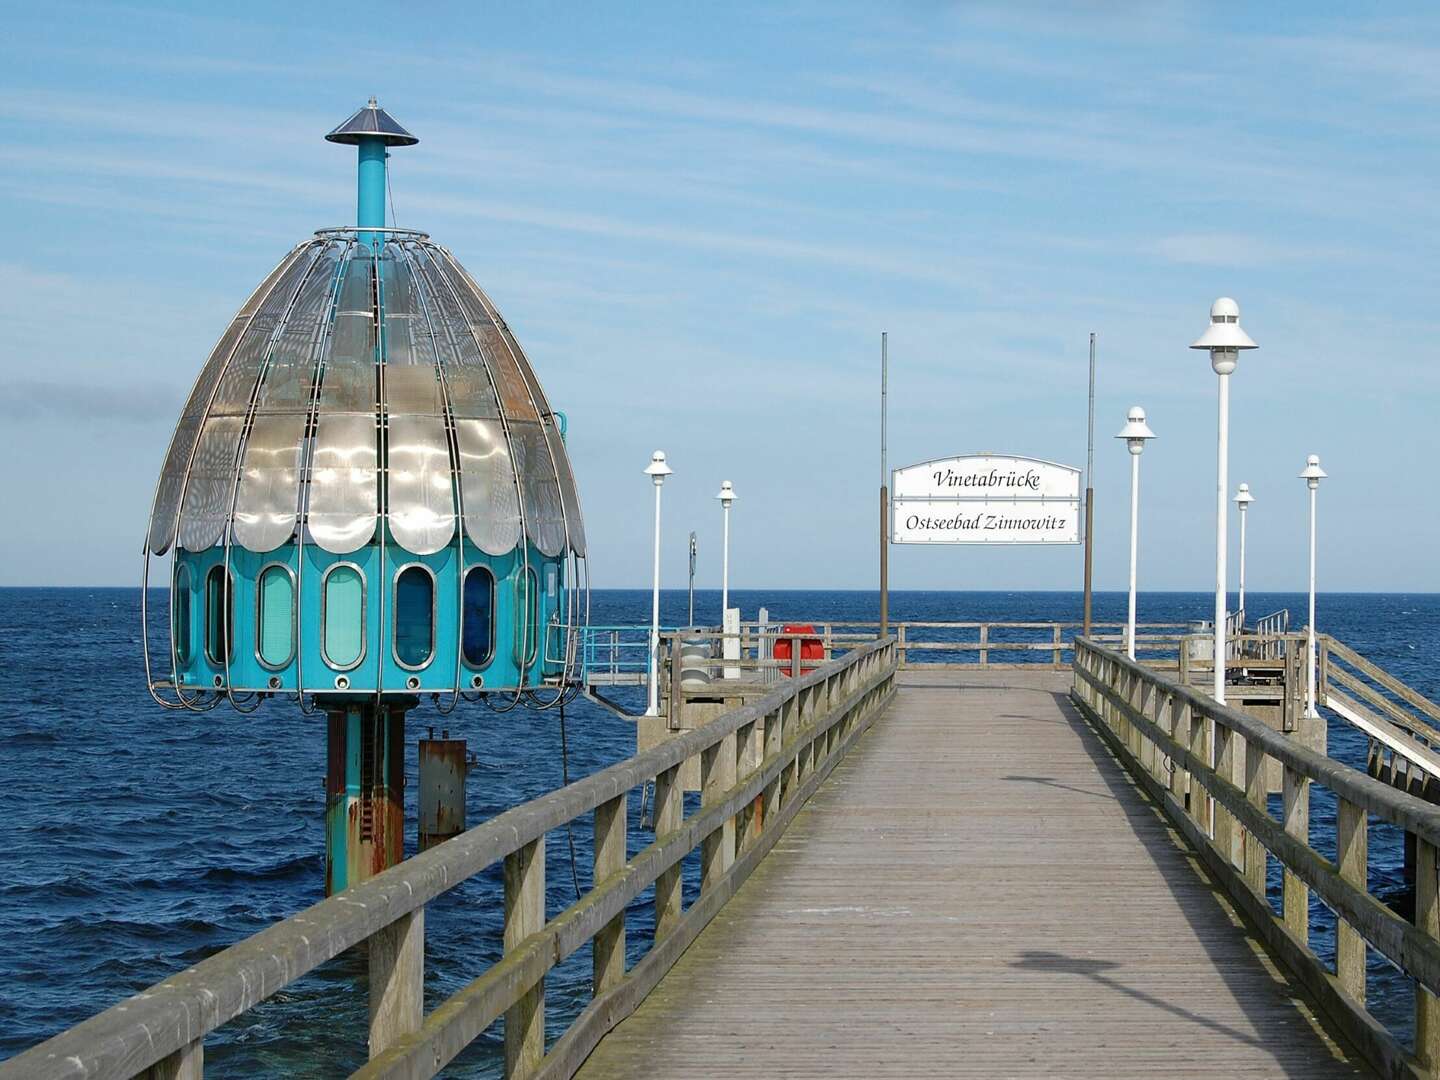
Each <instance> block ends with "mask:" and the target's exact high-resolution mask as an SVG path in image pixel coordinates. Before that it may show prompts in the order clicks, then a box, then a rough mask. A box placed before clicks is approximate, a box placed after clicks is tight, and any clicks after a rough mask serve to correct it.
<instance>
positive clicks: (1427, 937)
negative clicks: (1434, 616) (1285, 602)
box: [1073, 639, 1440, 1077]
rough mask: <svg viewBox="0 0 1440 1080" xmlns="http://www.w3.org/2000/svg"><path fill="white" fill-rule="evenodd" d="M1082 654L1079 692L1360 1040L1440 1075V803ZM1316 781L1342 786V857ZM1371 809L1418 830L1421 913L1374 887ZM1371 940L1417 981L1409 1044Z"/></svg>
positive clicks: (1250, 912)
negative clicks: (1381, 997) (1390, 1025)
mask: <svg viewBox="0 0 1440 1080" xmlns="http://www.w3.org/2000/svg"><path fill="white" fill-rule="evenodd" d="M1332 648H1333V646H1332ZM1074 668H1075V688H1074V691H1073V697H1074V700H1075V701H1076V703H1077V704H1078V705H1079V706H1080V708H1081V709H1082V711H1083V712H1084V713H1085V714H1086V715H1087V716H1088V717H1089V718H1090V720H1091V721H1092V722H1093V723H1094V725H1095V727H1096V729H1097V730H1098V731H1099V732H1100V733H1101V735H1103V736H1104V737H1105V739H1106V741H1107V742H1109V744H1110V746H1111V748H1112V749H1113V750H1114V751H1115V753H1116V756H1117V757H1118V758H1119V759H1120V760H1121V762H1123V763H1124V765H1125V767H1126V768H1127V769H1128V770H1129V771H1130V773H1131V775H1132V776H1134V777H1135V779H1136V780H1137V781H1138V782H1139V784H1140V785H1141V786H1142V787H1143V788H1144V789H1145V790H1147V791H1148V792H1149V793H1150V795H1151V796H1152V797H1153V798H1154V799H1155V800H1156V801H1157V802H1158V803H1159V804H1160V805H1161V806H1162V807H1163V808H1164V810H1165V812H1166V814H1167V815H1168V816H1169V817H1170V819H1171V821H1173V822H1174V823H1175V825H1176V826H1177V827H1178V828H1179V830H1180V831H1181V832H1182V833H1183V834H1184V835H1185V837H1186V838H1187V839H1188V840H1189V842H1190V844H1191V845H1193V847H1194V848H1195V849H1196V850H1197V851H1198V852H1199V853H1200V856H1201V858H1202V859H1203V861H1204V862H1205V864H1206V866H1207V867H1208V868H1209V870H1210V871H1211V872H1212V873H1213V874H1214V876H1215V878H1216V880H1218V881H1219V882H1220V883H1221V884H1222V885H1223V886H1224V887H1225V889H1226V890H1227V891H1228V892H1229V893H1230V895H1231V896H1232V897H1233V898H1234V899H1235V901H1236V905H1237V907H1239V908H1240V909H1241V910H1242V911H1243V912H1244V914H1245V915H1246V916H1247V917H1248V918H1249V920H1250V921H1251V923H1252V924H1253V925H1254V926H1255V927H1256V928H1257V930H1258V931H1259V932H1260V934H1261V935H1262V936H1263V938H1264V939H1265V941H1266V943H1267V944H1268V945H1269V946H1270V949H1271V951H1272V952H1273V953H1274V954H1275V955H1277V956H1278V957H1279V958H1280V959H1281V960H1282V961H1284V962H1285V964H1286V965H1287V966H1288V967H1289V968H1290V969H1291V970H1292V971H1293V972H1294V973H1295V975H1296V977H1297V979H1298V980H1299V981H1300V983H1301V984H1302V985H1303V986H1305V987H1306V989H1308V990H1309V991H1310V993H1311V994H1312V995H1313V996H1314V998H1315V999H1316V1001H1317V1002H1318V1004H1319V1005H1320V1006H1321V1007H1322V1008H1323V1009H1324V1011H1325V1012H1326V1014H1327V1015H1328V1016H1329V1017H1330V1019H1331V1020H1332V1021H1333V1022H1334V1023H1335V1024H1336V1026H1337V1027H1338V1028H1339V1029H1340V1030H1341V1031H1342V1032H1343V1033H1344V1035H1345V1036H1346V1037H1347V1038H1348V1039H1349V1040H1350V1042H1351V1043H1353V1044H1354V1045H1355V1047H1356V1048H1357V1049H1359V1050H1360V1051H1361V1053H1363V1054H1364V1055H1365V1056H1366V1058H1367V1059H1368V1060H1369V1061H1370V1062H1371V1063H1372V1064H1373V1065H1374V1066H1375V1067H1376V1068H1377V1069H1378V1070H1379V1071H1380V1073H1381V1075H1383V1076H1397V1077H1398V1076H1429V1075H1431V1071H1432V1070H1435V1069H1436V1068H1437V1066H1440V998H1437V997H1436V995H1437V994H1440V940H1437V938H1440V897H1437V893H1440V874H1437V848H1440V808H1437V807H1435V806H1433V805H1431V804H1430V803H1428V802H1425V801H1423V800H1420V799H1417V798H1415V797H1413V796H1411V795H1408V794H1405V793H1404V792H1400V791H1396V790H1395V789H1393V788H1392V787H1390V786H1388V785H1386V784H1383V783H1381V782H1380V781H1378V780H1374V779H1372V778H1371V777H1369V776H1367V775H1366V774H1365V773H1363V772H1360V771H1359V770H1357V769H1353V768H1351V767H1349V766H1347V765H1344V764H1342V763H1340V762H1338V761H1333V760H1331V759H1330V758H1327V757H1325V756H1324V755H1322V754H1318V753H1316V752H1315V751H1313V750H1309V749H1306V748H1305V747H1303V746H1301V745H1299V744H1298V743H1296V742H1294V741H1292V740H1291V739H1288V738H1286V737H1285V736H1284V735H1282V734H1280V733H1278V732H1276V731H1273V730H1271V729H1270V728H1269V727H1268V726H1266V725H1265V724H1264V723H1263V722H1261V721H1259V720H1256V719H1254V718H1252V717H1250V716H1248V715H1246V714H1245V713H1242V712H1239V711H1238V710H1236V709H1233V708H1229V707H1226V706H1224V705H1219V704H1217V703H1216V702H1215V701H1214V700H1212V699H1211V698H1209V697H1206V696H1205V695H1203V694H1201V693H1198V692H1197V691H1195V690H1192V689H1191V688H1189V687H1187V686H1183V685H1181V684H1180V683H1179V682H1177V681H1176V680H1174V679H1172V678H1169V677H1168V676H1166V675H1164V674H1162V673H1158V672H1155V671H1153V670H1151V669H1149V668H1147V667H1144V666H1142V665H1139V664H1136V663H1134V662H1132V661H1130V660H1128V659H1126V657H1125V656H1124V655H1123V654H1121V653H1118V652H1115V651H1114V650H1111V649H1107V648H1104V647H1101V646H1099V645H1096V644H1093V643H1091V642H1088V641H1085V640H1083V639H1082V640H1081V641H1079V642H1078V643H1077V647H1076V655H1075V665H1074ZM1270 758H1274V759H1275V760H1277V761H1279V762H1280V764H1281V766H1282V767H1283V771H1284V791H1283V816H1282V818H1281V819H1280V820H1276V819H1275V818H1274V817H1272V816H1271V814H1270V813H1269V811H1268V809H1267V803H1266V792H1265V774H1266V763H1267V760H1268V759H1270ZM1312 785H1318V786H1320V787H1322V788H1325V789H1327V790H1328V791H1329V792H1331V793H1332V794H1333V795H1334V797H1335V800H1336V804H1337V828H1336V832H1337V838H1336V841H1337V842H1336V849H1337V858H1336V861H1334V862H1332V861H1331V860H1330V859H1328V858H1326V857H1325V856H1324V855H1322V854H1321V853H1320V852H1318V851H1317V850H1316V849H1315V848H1314V846H1312V844H1311V840H1310V795H1311V792H1310V788H1311V786H1312ZM1372 816H1373V817H1375V818H1377V819H1379V821H1381V822H1383V823H1386V824H1388V825H1393V826H1395V827H1396V828H1398V829H1401V830H1403V831H1404V832H1405V833H1406V834H1407V835H1408V836H1409V837H1410V838H1413V842H1414V844H1415V851H1416V872H1415V920H1414V922H1413V923H1412V922H1410V921H1409V920H1406V919H1404V918H1402V917H1401V916H1399V915H1397V914H1396V913H1395V912H1393V911H1391V910H1390V909H1389V908H1388V907H1386V906H1385V905H1384V904H1383V903H1381V902H1380V901H1379V900H1377V899H1376V898H1375V897H1373V896H1372V895H1371V894H1370V892H1369V888H1368V886H1367V871H1368V856H1367V852H1368V835H1369V834H1368V821H1369V818H1370V817H1372ZM1271 857H1273V858H1275V859H1276V860H1278V862H1279V865H1280V866H1281V867H1282V868H1283V894H1282V904H1281V913H1280V914H1279V915H1276V914H1275V913H1274V912H1273V911H1272V909H1271V906H1270V902H1269V900H1268V899H1267V897H1266V894H1265V884H1266V869H1267V860H1268V858H1271ZM1312 893H1313V895H1314V896H1315V897H1316V898H1318V899H1319V900H1320V901H1321V902H1322V903H1323V904H1324V905H1325V906H1326V907H1328V908H1329V909H1330V910H1331V911H1333V912H1334V913H1335V914H1336V916H1337V932H1336V937H1337V941H1336V962H1335V970H1334V972H1331V971H1330V970H1328V969H1327V968H1326V966H1325V965H1324V964H1323V962H1322V961H1321V960H1320V958H1319V957H1318V956H1316V954H1315V953H1314V951H1313V950H1312V949H1311V947H1310V929H1311V928H1310V897H1311V895H1312ZM1367 948H1371V949H1375V950H1376V951H1377V952H1379V953H1381V954H1382V955H1384V956H1385V957H1386V958H1387V959H1388V960H1389V961H1390V962H1391V963H1392V964H1394V965H1395V966H1396V967H1397V968H1398V969H1399V970H1400V971H1401V972H1403V973H1404V974H1405V975H1406V976H1408V977H1409V978H1410V979H1412V980H1413V982H1414V987H1415V1038H1414V1045H1413V1046H1412V1047H1405V1046H1402V1045H1401V1044H1400V1043H1399V1042H1398V1041H1397V1040H1396V1039H1395V1038H1394V1037H1393V1036H1392V1035H1391V1034H1390V1033H1389V1032H1388V1031H1387V1030H1386V1029H1385V1028H1384V1026H1383V1025H1382V1024H1381V1023H1380V1022H1379V1021H1378V1020H1376V1019H1375V1017H1374V1016H1372V1015H1371V1014H1370V1013H1369V1012H1368V1011H1367V1009H1366V1007H1365V959H1366V950H1367Z"/></svg>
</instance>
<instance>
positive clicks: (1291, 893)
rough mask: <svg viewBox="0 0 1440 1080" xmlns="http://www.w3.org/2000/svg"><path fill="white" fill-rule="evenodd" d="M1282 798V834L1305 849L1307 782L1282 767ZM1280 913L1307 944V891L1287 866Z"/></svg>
mask: <svg viewBox="0 0 1440 1080" xmlns="http://www.w3.org/2000/svg"><path fill="white" fill-rule="evenodd" d="M1282 798H1283V799H1284V802H1285V833H1286V835H1287V836H1291V837H1294V838H1295V839H1296V840H1299V841H1300V842H1301V843H1302V844H1304V845H1306V846H1307V847H1308V846H1309V845H1310V780H1309V778H1308V777H1304V776H1301V775H1300V774H1299V773H1298V772H1296V771H1295V770H1294V769H1292V768H1290V766H1288V765H1287V766H1285V779H1284V785H1283V794H1282ZM1284 888H1285V892H1284V905H1283V910H1284V913H1285V925H1286V926H1287V927H1288V928H1289V930H1290V932H1291V933H1292V934H1294V935H1295V936H1296V937H1297V938H1298V939H1299V940H1300V943H1301V944H1302V945H1307V946H1308V945H1309V944H1310V890H1309V888H1307V887H1306V885H1305V883H1304V882H1303V881H1301V880H1300V879H1299V878H1298V877H1296V876H1295V874H1294V873H1293V872H1292V871H1291V870H1290V869H1289V868H1288V867H1287V868H1286V869H1285V886H1284Z"/></svg>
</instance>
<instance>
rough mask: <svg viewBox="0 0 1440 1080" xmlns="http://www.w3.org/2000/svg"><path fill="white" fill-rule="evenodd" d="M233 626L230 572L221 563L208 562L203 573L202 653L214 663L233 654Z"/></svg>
mask: <svg viewBox="0 0 1440 1080" xmlns="http://www.w3.org/2000/svg"><path fill="white" fill-rule="evenodd" d="M234 628H235V612H234V610H233V608H232V605H231V597H230V575H228V574H227V573H225V568H224V567H223V566H212V567H211V568H210V572H209V573H208V574H206V575H205V655H206V656H207V657H209V659H210V662H211V663H212V664H214V665H215V666H216V667H220V666H222V665H225V664H228V663H229V662H230V659H231V657H233V656H234V655H235V642H234V640H233V638H234V635H233V631H234Z"/></svg>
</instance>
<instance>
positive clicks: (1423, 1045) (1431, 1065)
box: [1415, 836, 1440, 1072]
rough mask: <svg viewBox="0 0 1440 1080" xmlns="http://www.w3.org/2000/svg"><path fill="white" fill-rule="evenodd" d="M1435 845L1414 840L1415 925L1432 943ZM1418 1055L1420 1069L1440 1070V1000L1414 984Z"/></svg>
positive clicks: (1439, 874) (1438, 921)
mask: <svg viewBox="0 0 1440 1080" xmlns="http://www.w3.org/2000/svg"><path fill="white" fill-rule="evenodd" d="M1436 861H1437V860H1436V857H1435V846H1434V845H1433V844H1431V843H1430V842H1429V841H1427V840H1425V839H1423V838H1422V837H1419V836H1417V837H1416V838H1415V925H1416V927H1418V928H1419V930H1420V932H1421V933H1422V934H1424V935H1425V936H1426V937H1428V938H1430V939H1431V940H1432V941H1434V940H1436V939H1440V896H1437V893H1440V868H1437V866H1436ZM1415 1056H1416V1057H1417V1058H1419V1059H1420V1066H1421V1068H1424V1069H1428V1070H1430V1071H1431V1072H1434V1071H1435V1070H1436V1069H1437V1068H1440V998H1437V997H1436V996H1435V995H1434V994H1432V993H1431V992H1430V991H1429V990H1426V989H1425V988H1424V987H1423V986H1421V985H1420V984H1419V982H1416V983H1415Z"/></svg>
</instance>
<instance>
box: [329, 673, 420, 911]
mask: <svg viewBox="0 0 1440 1080" xmlns="http://www.w3.org/2000/svg"><path fill="white" fill-rule="evenodd" d="M405 709H406V707H405V706H403V705H378V706H377V705H376V704H374V702H373V701H368V702H364V703H348V702H347V703H345V704H344V705H336V706H333V707H329V708H327V709H326V711H325V715H326V720H327V727H328V736H329V738H328V753H327V755H326V769H325V895H326V896H332V895H334V894H335V893H337V892H340V891H341V890H342V889H347V888H349V887H350V886H351V885H356V884H358V883H360V882H362V881H365V880H367V879H369V878H372V877H374V876H375V875H376V874H378V873H380V872H381V871H382V870H388V869H389V868H390V867H392V866H395V865H396V864H398V863H399V862H400V860H401V859H403V858H404V857H405Z"/></svg>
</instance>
